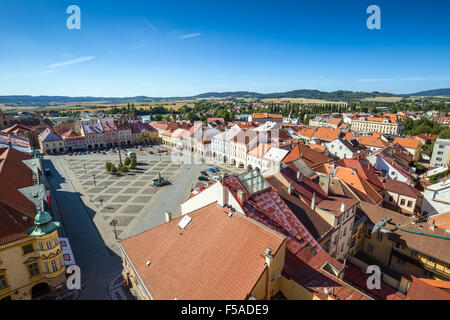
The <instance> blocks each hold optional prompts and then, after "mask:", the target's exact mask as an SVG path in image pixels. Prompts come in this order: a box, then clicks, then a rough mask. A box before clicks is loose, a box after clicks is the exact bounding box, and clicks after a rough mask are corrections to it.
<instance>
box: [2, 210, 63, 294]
mask: <svg viewBox="0 0 450 320" xmlns="http://www.w3.org/2000/svg"><path fill="white" fill-rule="evenodd" d="M49 216H50V215H49V214H48V213H38V215H36V220H35V223H36V222H37V223H38V224H35V227H33V230H32V232H31V234H30V235H29V236H28V237H25V238H23V239H20V240H17V241H14V242H10V243H6V244H3V245H1V246H0V300H30V299H34V298H38V297H39V296H41V295H44V294H47V293H49V292H53V291H57V290H58V289H60V288H62V287H63V286H64V285H65V281H66V276H65V270H66V268H65V264H64V259H63V256H62V250H61V246H60V244H59V236H58V231H57V227H58V224H57V223H54V222H52V221H51V218H50V219H49ZM41 218H44V219H42V220H40V219H41ZM42 222H45V223H44V224H43V225H42V224H41V223H42ZM47 231H48V232H47Z"/></svg>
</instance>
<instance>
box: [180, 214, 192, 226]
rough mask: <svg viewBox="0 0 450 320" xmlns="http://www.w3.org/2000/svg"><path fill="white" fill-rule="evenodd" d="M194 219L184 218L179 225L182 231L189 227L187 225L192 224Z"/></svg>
mask: <svg viewBox="0 0 450 320" xmlns="http://www.w3.org/2000/svg"><path fill="white" fill-rule="evenodd" d="M191 220H192V218H191V217H189V216H187V215H186V216H184V217H183V219H181V221H180V222H179V223H178V226H179V227H180V228H181V229H185V228H186V227H187V225H188V224H189V222H191Z"/></svg>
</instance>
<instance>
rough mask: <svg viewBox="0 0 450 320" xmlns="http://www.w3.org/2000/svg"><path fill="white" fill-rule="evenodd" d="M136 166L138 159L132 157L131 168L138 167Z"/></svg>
mask: <svg viewBox="0 0 450 320" xmlns="http://www.w3.org/2000/svg"><path fill="white" fill-rule="evenodd" d="M136 166H137V161H136V159H134V158H133V159H131V163H130V169H133V170H134V169H136Z"/></svg>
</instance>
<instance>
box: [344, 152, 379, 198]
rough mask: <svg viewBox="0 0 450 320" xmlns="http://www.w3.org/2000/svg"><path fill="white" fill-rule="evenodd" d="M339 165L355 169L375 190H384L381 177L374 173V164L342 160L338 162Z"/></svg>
mask: <svg viewBox="0 0 450 320" xmlns="http://www.w3.org/2000/svg"><path fill="white" fill-rule="evenodd" d="M336 164H337V165H339V166H342V167H346V168H355V169H356V171H357V172H358V174H359V175H360V176H361V177H363V178H364V179H365V180H366V181H368V182H370V183H371V184H372V186H373V187H374V188H375V190H377V191H380V190H381V189H383V188H384V186H383V183H382V182H381V181H380V179H379V177H378V176H377V175H376V174H375V173H374V171H375V168H374V166H372V164H371V163H370V162H369V161H367V160H364V159H353V158H352V159H341V160H338V161H337V162H336Z"/></svg>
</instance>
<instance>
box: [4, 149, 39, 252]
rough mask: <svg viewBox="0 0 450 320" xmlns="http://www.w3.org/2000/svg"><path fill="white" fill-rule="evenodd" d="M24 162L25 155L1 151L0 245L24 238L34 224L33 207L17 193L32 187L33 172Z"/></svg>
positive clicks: (10, 150)
mask: <svg viewBox="0 0 450 320" xmlns="http://www.w3.org/2000/svg"><path fill="white" fill-rule="evenodd" d="M27 159H31V156H30V155H28V154H27V153H24V152H20V151H17V150H15V149H13V148H7V149H5V148H3V149H0V181H2V183H0V245H3V244H6V243H9V242H12V241H16V240H19V239H22V238H24V237H27V236H28V234H27V232H26V230H27V228H29V227H31V226H32V225H33V221H34V216H35V214H36V209H35V205H34V204H33V203H32V202H31V201H30V200H28V199H27V198H26V197H25V196H24V195H23V194H22V193H21V192H20V191H18V189H21V188H26V187H30V186H32V185H33V180H32V174H33V173H32V170H31V169H30V168H29V167H28V166H27V165H26V164H25V163H23V162H22V160H27ZM5 181H8V183H5ZM23 217H26V220H25V219H24V218H23Z"/></svg>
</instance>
